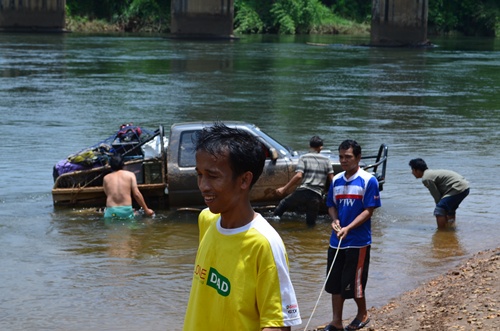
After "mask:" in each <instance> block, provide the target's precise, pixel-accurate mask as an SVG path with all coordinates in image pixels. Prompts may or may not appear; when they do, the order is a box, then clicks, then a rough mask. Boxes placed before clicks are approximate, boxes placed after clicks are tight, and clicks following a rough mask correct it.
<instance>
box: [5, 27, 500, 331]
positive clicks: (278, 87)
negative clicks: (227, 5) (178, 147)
mask: <svg viewBox="0 0 500 331" xmlns="http://www.w3.org/2000/svg"><path fill="white" fill-rule="evenodd" d="M307 41H310V42H315V43H324V44H332V46H326V47H313V46H310V45H307V44H306V42H307ZM365 41H366V38H365V37H349V36H286V37H276V36H248V37H246V36H245V37H244V38H242V39H241V40H240V41H238V42H229V43H226V42H215V43H212V42H194V41H185V42H181V41H172V40H167V39H164V38H162V37H161V36H146V37H144V36H117V35H113V36H98V35H78V34H65V35H29V34H0V100H2V101H1V102H0V112H1V114H2V115H1V116H2V121H0V137H2V144H1V145H0V151H1V152H2V153H1V154H2V156H3V158H2V162H0V202H1V204H2V208H1V209H0V230H1V231H0V258H1V260H2V272H1V273H0V291H1V293H2V295H1V296H0V329H2V330H4V329H5V330H43V329H46V330H65V331H72V330H75V331H77V330H78V331H79V330H82V329H85V330H88V331H93V330H96V331H97V330H138V329H145V330H150V331H154V330H162V331H164V330H165V329H168V330H180V329H181V324H182V321H183V317H184V309H185V305H186V303H187V298H188V295H189V288H190V283H191V279H192V271H193V263H194V257H195V254H196V248H197V245H198V229H197V225H196V216H197V213H195V212H174V211H168V210H163V211H162V210H159V211H156V212H157V214H156V218H155V219H154V220H151V221H144V220H143V221H140V222H138V223H137V224H135V226H132V227H131V226H127V225H125V226H121V225H113V226H107V225H106V224H104V222H103V221H102V213H99V212H97V211H96V210H92V209H89V210H71V209H62V210H54V209H53V206H52V201H51V194H50V189H51V187H52V176H51V171H52V166H53V165H54V164H55V162H57V161H58V160H60V159H63V158H65V157H67V156H68V155H69V154H72V153H74V152H75V151H77V150H80V149H82V148H84V147H86V146H89V145H92V144H94V143H95V142H96V141H99V139H100V138H102V137H107V136H109V134H110V131H112V130H114V128H115V127H116V126H117V125H119V124H120V123H123V122H130V121H131V122H134V123H137V124H139V125H141V126H144V127H147V128H157V127H158V125H159V124H163V125H164V126H165V128H168V127H169V126H170V124H172V123H175V122H182V121H192V120H202V121H214V120H216V119H222V120H224V119H232V120H234V119H239V120H243V121H248V122H252V123H255V124H257V125H258V126H259V127H260V128H261V129H262V130H263V131H265V132H267V133H269V134H270V135H272V136H273V137H274V138H276V139H277V140H279V141H281V142H283V143H284V144H286V145H289V146H291V147H292V148H294V149H298V150H305V149H306V146H307V142H308V141H309V139H310V137H311V135H314V134H317V135H319V136H321V137H322V138H323V139H324V141H325V148H329V149H332V150H335V149H336V148H337V146H338V144H339V142H340V141H342V140H344V139H347V138H352V139H356V140H357V141H358V142H360V144H361V145H362V147H363V151H364V153H368V154H372V153H374V152H376V151H377V150H378V147H379V146H380V144H381V143H386V144H387V145H388V146H389V163H388V170H387V182H386V185H385V186H384V190H383V191H382V192H381V199H382V208H380V209H378V210H377V211H376V212H375V215H374V217H373V226H372V228H373V247H372V257H371V265H370V276H369V280H368V286H367V303H368V305H369V306H381V305H383V304H384V303H386V302H387V301H388V300H389V299H390V298H392V297H394V296H396V295H398V294H400V293H402V292H403V291H405V290H408V289H410V288H412V287H414V286H416V285H419V284H420V283H422V282H423V281H425V280H427V279H429V277H432V276H434V275H437V274H439V273H441V272H443V271H445V270H447V269H448V268H450V267H452V266H454V265H455V264H457V263H458V261H459V260H460V259H461V258H463V257H465V256H468V255H471V254H473V253H475V252H477V251H478V250H482V249H487V248H491V247H493V246H496V245H498V237H499V235H500V222H498V221H497V219H496V218H497V215H498V214H499V213H500V210H499V207H498V204H496V203H495V201H499V200H500V196H499V193H498V190H497V188H496V182H495V181H494V178H496V176H495V175H496V173H495V171H496V170H495V169H496V168H498V166H499V165H500V163H499V161H498V160H499V157H500V155H499V152H498V146H497V145H498V143H497V142H498V140H499V138H500V137H499V136H500V133H499V132H498V130H497V129H498V127H500V108H499V105H500V93H499V86H500V76H499V75H498V74H497V73H498V71H499V68H500V43H499V42H498V40H497V39H487V40H486V39H477V38H475V39H457V38H445V39H439V40H433V42H434V43H435V44H437V45H438V47H436V48H433V49H425V50H420V49H388V48H385V49H378V48H368V47H359V46H356V45H359V44H362V43H363V42H365ZM333 44H335V45H333ZM415 157H422V158H424V159H425V160H426V161H427V162H428V164H429V166H430V167H431V168H436V169H437V168H445V169H451V170H455V171H457V172H459V173H461V174H463V175H464V176H465V177H466V178H467V179H469V180H470V183H471V194H470V195H469V197H468V198H467V199H466V200H464V202H463V203H462V204H461V206H460V209H459V211H458V218H457V222H456V226H455V229H454V230H450V231H436V221H435V218H434V216H433V215H432V210H433V209H434V202H433V200H432V197H430V196H429V194H428V191H427V190H426V189H425V187H424V186H423V185H422V184H421V182H420V181H418V180H415V178H414V177H413V176H412V175H411V171H410V168H409V166H408V161H409V160H410V159H412V158H415ZM263 214H264V216H265V217H267V216H270V215H271V213H270V211H269V212H264V213H263ZM304 223H305V221H304V218H303V217H302V216H298V215H295V214H288V215H285V217H284V219H283V221H281V222H272V225H273V226H274V227H276V229H277V230H278V232H279V233H280V234H281V236H282V238H283V240H284V242H285V244H286V247H287V250H288V254H289V260H290V269H291V277H292V280H293V281H294V284H295V286H296V291H297V295H298V299H299V303H300V306H301V312H302V315H303V316H302V317H303V320H304V321H306V320H307V319H308V318H309V316H310V314H311V311H312V308H313V306H314V304H315V302H316V300H317V298H318V296H319V294H320V293H321V291H322V289H321V287H322V284H323V282H324V277H325V274H326V251H327V247H328V239H329V236H330V231H331V228H330V224H329V220H328V218H327V217H322V218H320V219H319V220H318V224H317V226H316V227H314V228H312V229H311V228H308V227H306V226H305V224H304ZM354 313H355V306H354V304H353V303H351V302H347V303H346V315H347V316H351V315H353V314H354ZM330 319H331V304H330V298H329V296H328V295H326V294H323V296H322V298H321V302H320V305H319V306H318V309H317V311H316V313H315V315H314V317H313V319H312V322H311V324H310V325H312V326H313V325H319V324H324V323H326V322H328V321H329V320H330ZM304 325H305V324H304Z"/></svg>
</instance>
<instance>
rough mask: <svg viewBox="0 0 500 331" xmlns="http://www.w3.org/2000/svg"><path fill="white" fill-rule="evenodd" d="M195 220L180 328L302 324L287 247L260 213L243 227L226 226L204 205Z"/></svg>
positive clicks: (241, 329)
mask: <svg viewBox="0 0 500 331" xmlns="http://www.w3.org/2000/svg"><path fill="white" fill-rule="evenodd" d="M198 224H199V228H200V245H199V247H198V254H197V256H196V262H195V268H194V275H193V282H192V286H191V295H190V298H189V303H188V307H187V311H186V316H185V320H184V331H195V330H196V331H197V330H217V331H223V330H228V331H229V330H231V331H233V330H239V331H244V330H248V331H257V330H260V329H262V328H264V327H284V326H294V325H299V324H301V323H302V321H301V319H300V314H299V307H298V305H297V299H296V297H295V291H294V288H293V285H292V282H291V280H290V275H289V270H288V256H287V254H286V250H285V246H284V244H283V241H282V240H281V237H280V236H279V234H278V233H277V232H276V230H275V229H274V228H273V227H272V226H271V225H270V224H269V223H268V222H267V221H266V220H265V219H264V218H263V217H262V216H261V215H258V216H257V217H256V218H255V219H254V220H253V221H252V222H250V223H249V224H247V225H245V226H243V227H241V228H237V229H224V228H222V227H221V226H220V215H218V214H212V213H211V212H210V211H209V210H208V209H205V210H203V211H202V212H201V214H200V216H199V219H198Z"/></svg>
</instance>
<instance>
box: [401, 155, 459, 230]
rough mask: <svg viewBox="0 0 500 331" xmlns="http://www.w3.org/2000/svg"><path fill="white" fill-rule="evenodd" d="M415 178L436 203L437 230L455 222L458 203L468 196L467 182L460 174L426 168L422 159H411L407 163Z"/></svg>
mask: <svg viewBox="0 0 500 331" xmlns="http://www.w3.org/2000/svg"><path fill="white" fill-rule="evenodd" d="M409 165H410V167H411V172H412V174H413V176H415V178H422V184H424V185H425V187H427V188H428V189H429V191H430V193H431V195H432V197H433V198H434V201H435V202H436V208H435V209H434V216H436V222H437V226H438V229H443V228H445V227H446V225H447V224H448V223H453V222H455V213H456V210H457V209H458V206H459V205H460V203H461V202H462V201H463V200H464V199H465V197H466V196H467V195H469V182H468V181H467V180H466V179H465V178H464V177H463V176H462V175H460V174H458V173H456V172H454V171H451V170H443V169H437V170H432V169H428V168H427V164H426V163H425V161H424V160H422V159H420V158H419V159H413V160H411V161H410V163H409Z"/></svg>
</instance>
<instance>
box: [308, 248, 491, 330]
mask: <svg viewBox="0 0 500 331" xmlns="http://www.w3.org/2000/svg"><path fill="white" fill-rule="evenodd" d="M499 299H500V247H498V248H496V249H492V250H487V251H484V252H480V253H477V254H475V255H474V256H472V257H471V258H470V259H468V260H467V261H464V262H463V263H462V264H460V265H458V266H457V267H455V268H452V269H451V270H449V271H448V272H447V273H446V274H444V275H441V276H439V277H437V278H434V279H432V280H430V281H429V282H427V283H426V284H424V285H422V286H420V287H418V288H417V289H415V290H412V291H410V292H407V293H405V294H403V295H402V296H400V297H398V298H396V299H394V300H391V302H389V303H388V304H387V305H385V306H383V307H381V308H371V309H370V310H369V314H370V319H371V321H370V323H369V324H368V325H367V326H366V327H365V328H363V329H362V330H367V331H381V330H383V331H389V330H408V331H410V330H411V331H414V330H433V331H444V330H488V331H490V330H500V306H499ZM348 323H349V321H347V320H345V321H344V324H345V325H347V324H348ZM317 330H321V328H318V329H317Z"/></svg>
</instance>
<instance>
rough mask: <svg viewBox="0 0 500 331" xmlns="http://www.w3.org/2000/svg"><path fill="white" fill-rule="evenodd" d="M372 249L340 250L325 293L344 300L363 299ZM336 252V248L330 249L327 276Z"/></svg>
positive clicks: (367, 247) (368, 247)
mask: <svg viewBox="0 0 500 331" xmlns="http://www.w3.org/2000/svg"><path fill="white" fill-rule="evenodd" d="M370 247H371V246H366V247H362V248H345V249H340V250H339V253H338V254H337V258H336V259H335V264H334V266H333V268H332V271H331V273H330V277H328V280H327V282H326V285H325V291H327V292H328V293H330V294H340V295H341V296H342V298H344V299H353V298H356V299H358V298H363V297H364V296H365V288H366V282H367V281H368V267H369V265H370ZM336 252H337V249H336V248H331V247H329V248H328V263H327V269H326V270H327V271H326V272H327V274H328V271H329V270H330V266H331V265H332V262H333V258H334V257H335V253H336Z"/></svg>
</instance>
